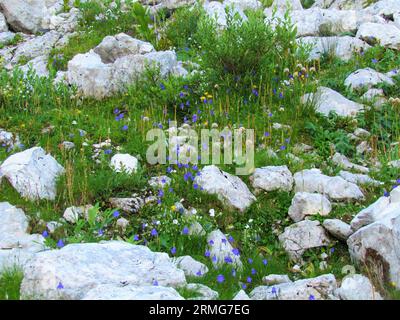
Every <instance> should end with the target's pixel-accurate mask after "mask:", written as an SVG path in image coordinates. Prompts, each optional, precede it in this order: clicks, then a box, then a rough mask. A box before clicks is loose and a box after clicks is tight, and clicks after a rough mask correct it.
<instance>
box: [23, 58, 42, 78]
mask: <svg viewBox="0 0 400 320" xmlns="http://www.w3.org/2000/svg"><path fill="white" fill-rule="evenodd" d="M47 63H48V56H39V57H36V58H35V59H32V60H31V61H29V62H28V63H27V64H25V65H23V66H22V67H21V70H22V71H23V72H24V74H25V75H27V74H28V73H29V72H34V73H35V75H36V76H38V77H46V78H47V77H48V76H49V70H48V69H47Z"/></svg>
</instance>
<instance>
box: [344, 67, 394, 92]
mask: <svg viewBox="0 0 400 320" xmlns="http://www.w3.org/2000/svg"><path fill="white" fill-rule="evenodd" d="M380 83H386V84H387V85H391V86H392V85H394V81H393V80H392V78H391V77H389V76H387V75H385V74H383V73H380V72H378V71H375V70H374V69H371V68H365V69H359V70H357V71H355V72H353V73H352V74H350V75H349V76H348V77H347V78H346V80H345V81H344V84H345V86H346V87H349V88H350V89H351V90H360V89H365V88H368V89H371V88H373V87H374V86H376V85H377V84H380Z"/></svg>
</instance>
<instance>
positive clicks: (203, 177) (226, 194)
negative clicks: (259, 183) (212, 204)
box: [194, 165, 256, 212]
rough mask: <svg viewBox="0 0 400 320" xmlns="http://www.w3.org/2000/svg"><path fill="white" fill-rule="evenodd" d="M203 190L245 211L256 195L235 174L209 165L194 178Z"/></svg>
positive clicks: (228, 204)
mask: <svg viewBox="0 0 400 320" xmlns="http://www.w3.org/2000/svg"><path fill="white" fill-rule="evenodd" d="M194 183H196V184H198V185H199V187H201V188H202V189H203V190H204V191H205V192H207V193H209V194H215V195H217V196H218V198H219V199H220V200H221V201H222V202H224V203H225V204H226V205H227V206H229V207H232V208H235V209H238V210H239V211H242V212H243V211H245V210H246V209H247V208H248V207H249V206H250V205H251V204H252V203H253V202H254V201H256V197H255V196H254V195H253V194H252V193H251V192H250V190H249V189H248V188H247V186H246V184H245V183H244V182H243V181H242V180H241V179H240V178H239V177H237V176H234V175H231V174H229V173H227V172H224V171H222V170H220V169H219V168H218V167H216V166H214V165H211V166H206V167H204V168H203V169H202V170H201V171H200V175H199V176H197V177H196V178H195V180H194Z"/></svg>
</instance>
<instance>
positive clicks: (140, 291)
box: [82, 284, 184, 300]
mask: <svg viewBox="0 0 400 320" xmlns="http://www.w3.org/2000/svg"><path fill="white" fill-rule="evenodd" d="M82 300H184V299H183V298H182V297H181V295H180V294H179V293H178V292H177V291H176V290H175V289H174V288H169V287H162V286H154V285H151V286H148V285H145V286H135V285H124V284H101V285H99V286H97V287H95V288H93V289H91V290H89V291H88V292H87V293H86V294H85V296H84V297H83V298H82Z"/></svg>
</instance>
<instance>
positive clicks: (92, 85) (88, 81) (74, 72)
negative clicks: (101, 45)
mask: <svg viewBox="0 0 400 320" xmlns="http://www.w3.org/2000/svg"><path fill="white" fill-rule="evenodd" d="M66 76H67V80H68V82H69V83H70V84H73V85H74V86H76V87H77V89H78V90H79V92H81V93H82V94H83V95H84V96H90V97H95V98H102V97H105V96H108V95H110V93H111V92H113V91H114V85H113V72H112V65H109V64H105V63H103V61H101V57H100V56H99V55H98V54H96V53H95V52H93V51H90V52H88V53H85V54H78V55H76V56H75V57H74V58H73V59H72V60H71V61H69V62H68V72H67V75H66Z"/></svg>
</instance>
